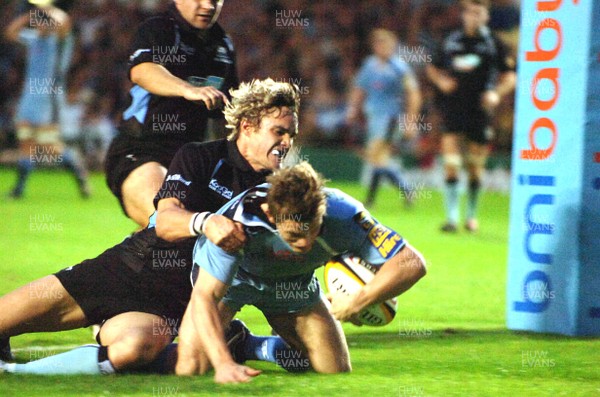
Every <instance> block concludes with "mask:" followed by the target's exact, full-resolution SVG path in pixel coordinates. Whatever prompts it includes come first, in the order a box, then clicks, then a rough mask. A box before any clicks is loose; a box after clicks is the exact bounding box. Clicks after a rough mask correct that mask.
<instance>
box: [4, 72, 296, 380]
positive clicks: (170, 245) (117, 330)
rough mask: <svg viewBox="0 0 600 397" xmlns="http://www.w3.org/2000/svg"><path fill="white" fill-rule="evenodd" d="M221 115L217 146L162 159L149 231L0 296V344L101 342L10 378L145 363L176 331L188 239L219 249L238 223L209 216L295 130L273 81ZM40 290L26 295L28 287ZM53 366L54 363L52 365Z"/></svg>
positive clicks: (261, 170) (282, 91)
mask: <svg viewBox="0 0 600 397" xmlns="http://www.w3.org/2000/svg"><path fill="white" fill-rule="evenodd" d="M231 94H232V101H231V103H230V104H228V105H227V106H226V108H225V110H224V113H225V117H226V120H227V123H228V127H229V128H231V130H232V131H233V132H232V133H231V134H230V135H229V137H228V139H227V140H225V139H222V140H217V141H213V142H206V143H188V144H186V145H184V146H183V147H182V148H181V150H179V152H178V153H177V155H176V156H175V158H174V159H173V162H172V163H171V165H170V167H169V170H168V173H167V177H166V179H165V182H164V183H163V185H162V187H161V189H160V191H159V192H158V194H157V196H156V198H155V202H156V205H157V210H156V212H155V214H154V215H153V216H152V219H151V222H150V225H149V226H148V227H147V228H146V229H144V230H142V231H140V232H138V233H136V234H134V235H133V236H132V237H130V238H128V239H126V240H125V241H123V242H122V243H121V244H118V245H116V246H114V247H112V248H110V249H108V250H107V251H105V252H104V253H102V254H101V255H100V256H98V257H97V258H95V259H91V260H86V261H83V262H82V263H81V264H79V265H76V266H71V267H68V268H66V269H64V270H62V271H60V272H58V273H56V274H55V275H51V276H47V277H45V278H42V279H39V280H37V281H34V282H32V283H30V284H28V285H26V286H24V287H21V288H20V289H17V290H15V291H13V292H10V293H8V294H6V295H4V296H3V297H2V298H0V338H4V339H3V342H4V344H5V345H6V344H7V342H8V338H9V337H12V336H16V335H20V334H23V333H29V332H46V331H61V330H68V329H74V328H80V327H86V326H89V325H90V324H102V328H101V329H100V333H99V337H98V340H99V342H100V344H101V346H84V347H82V348H79V349H76V350H74V351H71V352H68V353H65V356H62V355H58V356H53V357H52V358H51V357H49V358H47V359H44V360H47V361H44V362H39V361H41V360H38V362H35V363H31V365H30V364H25V365H28V367H21V366H20V365H17V366H16V367H15V368H17V369H16V370H15V372H20V371H24V372H27V373H73V372H77V373H90V374H93V373H111V372H114V371H124V370H130V369H135V368H139V367H141V366H143V365H144V364H146V363H149V362H151V361H153V360H154V359H155V358H156V357H157V355H158V354H159V353H160V352H162V351H163V350H164V349H165V347H166V346H167V345H169V344H170V342H171V341H172V340H173V338H174V336H175V335H176V331H177V328H178V326H179V324H180V320H181V317H182V316H183V313H184V311H185V308H186V305H187V303H188V300H189V298H190V294H191V290H192V287H191V283H190V271H191V266H192V249H193V246H194V243H195V240H196V237H197V236H198V235H201V234H204V235H205V236H206V237H207V239H209V240H210V241H211V242H213V243H215V244H217V245H218V246H219V247H221V248H223V249H225V250H227V251H235V250H237V249H238V248H240V247H241V246H242V245H243V244H244V242H245V241H246V236H245V234H244V232H243V230H242V227H241V225H239V224H234V223H233V221H231V220H230V219H229V218H226V217H225V216H222V215H217V214H214V212H216V211H217V210H218V209H219V208H220V207H222V206H223V205H224V204H226V203H227V202H228V201H229V200H230V199H231V198H232V197H234V196H236V195H237V194H239V193H241V192H243V191H244V190H246V189H248V188H250V187H253V186H255V185H257V184H260V183H263V182H264V181H265V178H266V176H267V175H268V174H269V173H270V172H271V171H272V170H274V169H277V168H279V167H280V165H281V161H282V158H283V156H284V155H285V153H286V152H287V151H288V150H289V148H290V146H291V143H292V140H293V137H294V136H295V135H296V133H297V130H298V110H299V106H300V96H299V91H298V88H297V87H296V86H292V85H290V84H287V83H278V82H274V81H273V80H270V79H268V80H264V81H253V82H252V83H249V84H241V86H240V88H239V89H238V90H233V91H231ZM32 290H35V291H43V292H44V293H43V294H31V291H32ZM56 363H60V365H57V364H56Z"/></svg>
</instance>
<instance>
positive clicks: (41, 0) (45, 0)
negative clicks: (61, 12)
mask: <svg viewBox="0 0 600 397" xmlns="http://www.w3.org/2000/svg"><path fill="white" fill-rule="evenodd" d="M52 3H54V0H29V4H33V5H34V6H41V7H44V6H49V5H52Z"/></svg>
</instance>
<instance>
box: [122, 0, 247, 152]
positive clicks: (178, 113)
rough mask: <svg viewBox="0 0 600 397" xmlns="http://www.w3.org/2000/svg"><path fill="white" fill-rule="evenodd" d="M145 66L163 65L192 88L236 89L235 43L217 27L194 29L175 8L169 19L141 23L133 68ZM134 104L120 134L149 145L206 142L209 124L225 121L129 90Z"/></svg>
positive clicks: (189, 105) (216, 113)
mask: <svg viewBox="0 0 600 397" xmlns="http://www.w3.org/2000/svg"><path fill="white" fill-rule="evenodd" d="M146 62H152V63H156V64H160V65H162V66H164V67H165V68H166V69H167V70H169V72H170V73H172V74H173V75H175V76H177V77H179V78H181V79H182V80H186V81H188V82H190V83H192V84H194V85H211V86H213V87H215V88H217V89H218V90H220V91H222V92H223V93H226V94H228V92H229V89H230V88H234V87H237V85H238V78H237V71H236V63H235V53H234V48H233V43H232V42H231V39H230V38H229V37H228V36H227V35H226V34H225V32H224V31H223V29H222V28H221V27H220V26H219V25H218V24H215V25H213V26H212V27H211V28H210V29H208V30H207V31H203V30H200V29H196V28H194V27H193V26H191V25H190V24H189V23H188V22H187V21H185V20H184V19H183V17H182V16H181V15H180V14H179V11H178V10H177V8H176V7H175V5H174V4H172V5H171V6H170V7H169V10H168V11H167V12H166V13H165V14H163V15H160V16H156V17H152V18H150V19H148V20H146V21H145V22H143V23H142V25H141V26H140V27H139V29H138V31H137V34H136V36H135V40H134V44H133V48H132V51H131V55H130V57H129V68H130V70H131V68H133V67H134V66H137V65H139V64H141V63H146ZM130 100H131V102H130V105H129V107H128V108H127V109H126V110H125V111H124V112H123V120H122V122H121V125H120V128H119V130H120V132H121V133H125V134H128V135H130V136H133V137H138V138H140V137H143V138H144V141H146V142H147V141H148V140H151V141H157V142H179V143H180V144H183V143H186V142H191V141H203V140H204V139H205V136H206V125H207V121H208V118H209V117H223V114H222V111H221V110H213V111H210V112H209V111H208V110H207V109H206V107H205V105H204V104H201V103H196V102H191V101H188V100H186V99H184V98H182V97H162V96H158V95H153V94H150V93H149V92H148V91H146V90H145V89H143V88H142V87H140V86H138V85H134V86H133V88H131V90H130Z"/></svg>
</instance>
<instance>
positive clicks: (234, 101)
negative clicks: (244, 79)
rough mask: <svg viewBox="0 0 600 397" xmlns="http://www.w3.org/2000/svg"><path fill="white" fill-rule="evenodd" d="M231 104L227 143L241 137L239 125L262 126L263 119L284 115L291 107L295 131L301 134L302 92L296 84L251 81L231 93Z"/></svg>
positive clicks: (294, 132) (226, 112)
mask: <svg viewBox="0 0 600 397" xmlns="http://www.w3.org/2000/svg"><path fill="white" fill-rule="evenodd" d="M229 93H230V94H231V101H230V102H229V104H228V105H227V106H225V110H223V113H225V120H226V121H227V125H226V127H227V128H229V129H231V130H232V132H231V133H230V134H229V135H228V136H227V139H228V140H230V141H234V140H236V139H237V137H238V134H239V128H240V123H241V121H242V120H244V119H245V120H247V121H248V122H250V123H251V124H252V125H254V126H259V125H260V121H261V120H262V118H263V117H264V116H265V115H267V114H269V113H272V112H275V111H279V112H281V108H282V107H288V108H290V110H291V111H292V112H293V114H294V131H293V133H292V135H296V134H297V132H298V112H299V110H300V89H299V88H298V86H297V85H295V84H290V83H283V82H277V81H274V80H273V79H270V78H268V79H266V80H252V81H251V82H250V83H242V84H240V86H239V88H238V89H236V90H233V89H232V90H230V91H229Z"/></svg>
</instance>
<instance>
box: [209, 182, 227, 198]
mask: <svg viewBox="0 0 600 397" xmlns="http://www.w3.org/2000/svg"><path fill="white" fill-rule="evenodd" d="M208 188H209V189H211V190H214V191H215V192H216V193H218V194H219V195H221V196H223V197H225V198H226V199H227V200H231V198H232V197H233V190H231V189H228V188H227V187H225V186H221V185H220V184H219V182H217V180H216V179H214V178H213V179H211V180H210V183H209V184H208Z"/></svg>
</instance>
